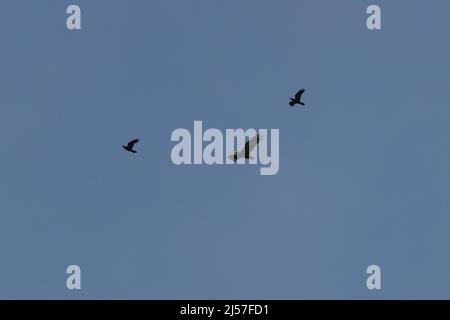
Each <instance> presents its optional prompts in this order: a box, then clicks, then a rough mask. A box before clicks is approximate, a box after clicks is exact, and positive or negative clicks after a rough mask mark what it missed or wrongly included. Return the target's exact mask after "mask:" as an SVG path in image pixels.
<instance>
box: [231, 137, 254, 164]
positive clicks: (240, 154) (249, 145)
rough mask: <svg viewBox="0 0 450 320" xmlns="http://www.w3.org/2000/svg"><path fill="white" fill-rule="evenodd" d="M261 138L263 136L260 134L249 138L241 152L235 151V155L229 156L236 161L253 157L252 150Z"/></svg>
mask: <svg viewBox="0 0 450 320" xmlns="http://www.w3.org/2000/svg"><path fill="white" fill-rule="evenodd" d="M260 140H261V138H260V137H259V134H257V135H256V136H254V137H253V138H252V139H251V140H248V141H247V142H246V143H245V148H244V149H242V150H241V151H239V152H235V153H234V154H233V155H231V156H229V157H228V159H230V160H233V161H234V162H236V161H237V159H240V158H245V159H253V157H252V156H251V155H250V152H252V150H253V149H254V148H255V147H256V145H257V144H258V143H259V141H260Z"/></svg>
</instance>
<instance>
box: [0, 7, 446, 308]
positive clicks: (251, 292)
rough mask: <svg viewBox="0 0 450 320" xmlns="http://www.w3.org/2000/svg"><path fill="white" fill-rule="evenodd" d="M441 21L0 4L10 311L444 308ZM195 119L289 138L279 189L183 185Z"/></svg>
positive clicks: (406, 11)
mask: <svg viewBox="0 0 450 320" xmlns="http://www.w3.org/2000/svg"><path fill="white" fill-rule="evenodd" d="M70 4H77V5H79V6H80V7H81V11H82V13H81V14H82V29H81V30H75V31H69V30H68V29H67V28H66V18H67V14H66V8H67V6H69V5H70ZM371 4H377V5H379V6H380V7H381V12H382V29H381V30H376V31H370V30H368V29H367V27H366V19H367V17H368V15H367V14H366V9H367V7H368V6H369V5H371ZM449 12H450V2H448V1H433V2H430V1H423V0H420V1H419V0H414V1H406V0H401V1H400V0H398V1H380V0H379V1H376V0H374V1H366V0H362V1H354V0H339V1H331V0H327V1H325V0H314V1H313V0H308V1H307V0H304V1H303V0H280V1H268V0H247V1H239V0H231V1H225V2H224V1H216V0H214V1H211V0H192V1H182V0H152V1H145V0H134V1H125V0H108V1H106V0H96V1H87V0H71V1H66V0H41V1H31V0H28V1H25V0H3V1H2V2H1V10H0V41H1V50H0V88H1V89H0V144H1V145H2V148H1V149H0V159H1V160H0V164H1V166H0V253H1V259H0V298H1V299H450V274H449V272H448V271H449V270H450V251H449V249H448V245H449V243H450V232H449V230H450V229H449V225H450V212H449V209H450V197H449V192H450V166H449V163H450V126H449V119H450V109H449V104H448V103H449V101H450V42H449V41H448V30H450V20H448V13H449ZM303 87H304V88H306V93H305V95H304V97H303V99H304V101H305V103H306V107H304V108H303V107H302V108H295V109H293V108H291V107H289V105H288V102H289V97H290V96H292V95H293V94H294V93H295V92H296V91H297V90H298V89H299V88H303ZM195 120H201V121H203V127H204V128H205V129H207V128H218V129H220V130H223V132H224V131H225V129H228V128H244V129H248V128H255V129H260V128H265V129H279V133H280V142H279V147H280V154H279V157H280V168H279V172H278V174H276V175H273V176H261V175H260V174H259V166H255V165H246V166H245V165H244V166H243V165H236V166H233V165H213V166H208V165H181V166H176V165H174V164H173V163H172V161H171V157H170V154H171V150H172V147H173V146H174V145H175V143H173V142H172V141H171V139H170V137H171V133H172V132H173V130H175V129H177V128H186V129H188V130H190V131H191V132H192V130H193V124H194V121H195ZM135 137H138V138H140V139H141V141H140V142H139V144H137V145H136V149H137V150H138V153H137V154H130V153H128V152H125V151H124V150H123V149H122V147H121V145H123V144H125V143H126V142H127V141H128V140H130V139H132V138H135ZM69 265H78V266H80V268H81V286H82V289H81V290H68V289H67V288H66V279H67V277H68V275H67V274H66V268H67V266H69ZM369 265H379V266H380V268H381V272H382V273H381V274H382V275H381V283H382V284H381V285H382V289H381V290H368V288H367V286H366V279H367V277H368V275H367V274H366V268H367V267H368V266H369Z"/></svg>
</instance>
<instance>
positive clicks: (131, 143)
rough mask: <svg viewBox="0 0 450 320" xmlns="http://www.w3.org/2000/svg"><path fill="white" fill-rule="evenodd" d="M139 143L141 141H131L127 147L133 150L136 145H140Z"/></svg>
mask: <svg viewBox="0 0 450 320" xmlns="http://www.w3.org/2000/svg"><path fill="white" fill-rule="evenodd" d="M138 142H139V139H134V140H131V141H130V142H128V145H127V147H128V148H130V149H133V146H134V145H135V144H136V143H138Z"/></svg>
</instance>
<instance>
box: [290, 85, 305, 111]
mask: <svg viewBox="0 0 450 320" xmlns="http://www.w3.org/2000/svg"><path fill="white" fill-rule="evenodd" d="M303 93H305V89H300V90H299V91H298V92H297V93H296V94H295V96H294V98H291V101H290V102H289V105H290V106H291V107H293V106H295V105H296V104H300V105H302V106H304V105H305V104H304V103H303V102H302V101H301V99H302V95H303Z"/></svg>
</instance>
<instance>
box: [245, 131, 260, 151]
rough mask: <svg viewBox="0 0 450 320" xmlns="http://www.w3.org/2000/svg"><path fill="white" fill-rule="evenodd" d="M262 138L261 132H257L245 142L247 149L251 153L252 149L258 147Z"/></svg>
mask: <svg viewBox="0 0 450 320" xmlns="http://www.w3.org/2000/svg"><path fill="white" fill-rule="evenodd" d="M260 140H261V137H260V136H259V134H257V135H256V136H254V137H253V138H251V139H250V140H248V141H247V142H246V143H245V149H247V150H248V152H249V153H250V152H252V150H253V149H254V148H255V147H256V145H257V144H258V143H259V141H260Z"/></svg>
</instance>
